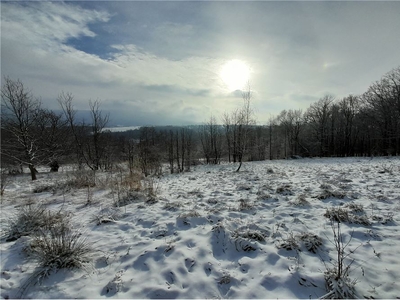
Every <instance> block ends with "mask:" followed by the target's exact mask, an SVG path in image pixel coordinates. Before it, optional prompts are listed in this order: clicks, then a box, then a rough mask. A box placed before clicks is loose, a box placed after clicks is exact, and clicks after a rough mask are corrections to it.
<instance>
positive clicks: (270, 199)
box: [0, 157, 400, 299]
mask: <svg viewBox="0 0 400 300" xmlns="http://www.w3.org/2000/svg"><path fill="white" fill-rule="evenodd" d="M235 169H236V166H235V165H231V164H223V165H218V166H197V167H194V168H193V169H192V171H191V172H187V173H183V174H173V175H170V174H165V175H164V176H162V177H160V178H157V179H154V182H153V187H154V188H155V189H156V191H157V193H156V197H155V198H154V197H153V198H150V199H149V198H148V197H146V196H143V197H138V196H137V195H136V197H135V196H132V199H133V200H132V199H131V202H130V203H128V204H127V205H123V206H121V207H114V204H115V202H116V199H117V197H118V195H117V194H118V189H119V187H118V186H117V187H115V186H112V184H109V183H108V182H111V181H112V179H113V178H114V177H115V179H116V180H118V176H121V174H120V173H118V172H116V173H114V174H106V173H98V174H97V175H96V176H98V179H97V184H96V186H95V187H93V188H89V189H88V188H81V189H76V188H74V189H61V188H60V189H58V188H53V189H52V188H51V187H52V186H56V185H57V184H59V183H60V182H63V181H65V180H67V178H69V177H70V176H71V175H70V173H71V172H72V171H67V170H63V171H62V172H59V173H57V174H55V173H53V174H50V173H40V174H39V175H38V178H39V179H38V180H37V181H35V182H32V181H30V178H29V175H28V174H25V175H24V176H17V177H13V181H12V182H11V183H10V184H9V186H8V187H7V188H6V190H5V193H4V196H3V198H2V204H1V219H2V220H1V221H2V223H1V230H2V235H4V234H6V230H7V222H8V221H9V220H11V219H12V218H13V216H15V215H16V214H17V213H18V209H19V208H20V207H21V206H23V205H24V204H26V203H28V202H31V203H32V202H33V203H42V204H44V205H45V206H46V208H48V209H49V210H51V211H59V210H61V211H62V212H63V213H65V214H68V215H69V216H70V218H71V219H72V221H71V222H72V224H73V226H74V228H75V229H76V230H80V231H82V233H83V235H84V236H85V237H86V238H87V240H88V242H89V243H90V244H91V245H92V246H93V248H94V249H95V250H97V251H96V252H95V253H94V254H93V255H92V262H91V263H89V264H88V265H87V266H86V268H85V269H73V270H59V271H57V272H53V273H51V275H50V276H49V277H47V278H45V279H44V280H42V281H41V282H39V283H36V281H35V279H33V280H32V278H31V275H32V274H33V273H34V272H35V270H36V268H37V262H36V261H35V260H34V259H33V258H32V257H29V255H28V254H29V253H28V252H29V251H27V250H26V249H27V246H28V245H29V242H30V241H31V239H32V237H21V238H19V239H17V240H16V241H11V242H5V241H4V239H3V241H2V242H1V244H0V247H1V285H0V288H1V296H2V297H3V298H15V297H20V296H21V292H22V290H21V289H20V288H21V287H22V286H24V285H25V284H26V283H27V282H29V279H30V280H31V282H32V284H30V285H29V286H28V288H27V289H26V290H24V291H23V294H22V296H23V297H26V298H107V297H113V298H318V297H322V296H323V295H325V294H327V290H326V287H325V279H324V272H325V271H326V269H327V268H333V267H334V265H335V260H336V259H337V251H336V248H335V246H334V244H333V241H334V237H333V229H332V227H331V222H330V221H329V219H328V218H327V217H326V216H324V215H325V214H326V213H327V209H328V210H329V209H332V208H335V209H338V208H341V209H342V212H343V211H344V212H346V213H348V219H349V220H348V221H346V222H341V224H340V228H341V231H342V236H343V245H346V244H347V243H348V242H349V244H348V245H347V247H346V248H345V254H346V255H348V256H347V259H346V264H348V263H350V262H351V261H353V260H354V261H353V263H352V264H351V266H350V273H349V278H350V279H351V280H356V281H357V283H356V285H355V290H356V292H357V295H358V296H359V297H362V298H364V297H365V298H371V299H372V298H400V255H399V251H400V232H399V229H400V159H399V158H395V157H393V158H373V159H371V158H343V159H336V158H332V159H298V160H280V161H263V162H252V163H244V164H243V166H242V169H241V171H240V172H239V173H236V172H234V171H235ZM121 178H122V177H121ZM60 186H62V185H60ZM46 187H50V188H48V189H47V190H46ZM34 190H36V191H38V190H39V191H40V190H44V191H43V192H41V193H34V192H33V191H34ZM88 199H89V200H90V203H89V204H88V203H87V202H88ZM128 200H129V199H128ZM368 223H370V224H369V225H368ZM320 243H321V244H320ZM309 250H311V251H309ZM314 252H315V253H314Z"/></svg>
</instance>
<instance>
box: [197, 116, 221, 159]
mask: <svg viewBox="0 0 400 300" xmlns="http://www.w3.org/2000/svg"><path fill="white" fill-rule="evenodd" d="M199 134H200V142H201V146H202V149H203V153H204V156H205V158H206V163H207V164H209V163H213V164H219V163H220V161H221V155H222V133H221V130H220V128H219V127H218V125H217V122H216V119H215V117H213V116H211V117H210V120H209V121H208V122H207V123H206V124H205V125H202V126H200V128H199Z"/></svg>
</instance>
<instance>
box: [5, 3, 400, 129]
mask: <svg viewBox="0 0 400 300" xmlns="http://www.w3.org/2000/svg"><path fill="white" fill-rule="evenodd" d="M101 3H102V2H96V5H97V7H102V5H101ZM113 5H118V6H119V9H122V8H124V5H125V4H124V3H123V2H116V3H115V4H113V3H108V5H107V7H108V9H109V10H110V11H109V12H107V11H105V10H99V9H98V10H94V9H84V8H82V7H80V6H79V2H77V3H74V4H73V3H72V2H66V3H63V2H23V3H22V2H2V7H1V9H2V11H1V19H2V24H1V26H2V28H1V42H2V43H1V50H2V61H1V69H2V75H9V76H10V77H12V78H20V79H21V80H22V81H23V82H24V83H26V85H27V86H28V87H30V88H32V90H33V92H34V93H35V94H36V95H38V96H41V97H42V98H43V102H44V103H45V104H46V105H48V106H49V107H50V108H56V107H57V103H56V101H55V99H56V97H57V95H58V94H59V93H60V92H61V91H62V90H64V91H69V92H72V93H73V94H74V95H75V96H76V100H77V107H78V108H79V109H83V108H86V107H87V100H88V99H89V98H92V99H96V98H99V99H102V100H103V106H104V108H107V109H110V110H114V111H115V114H116V116H115V118H116V119H118V118H119V116H124V115H126V119H129V118H130V117H129V116H130V115H131V116H132V117H131V118H130V119H133V120H135V118H136V119H138V120H143V121H140V122H145V121H146V117H147V118H148V123H147V124H151V123H154V124H155V123H157V122H162V120H163V118H164V119H165V120H166V122H167V121H168V122H170V123H173V122H174V120H175V122H176V123H180V122H186V123H188V122H201V121H204V120H206V119H207V118H208V117H209V115H210V114H211V113H213V114H214V115H216V116H219V115H220V114H222V112H224V111H229V110H231V109H232V108H234V107H235V106H237V105H238V104H240V100H241V99H240V95H236V97H233V96H232V95H229V94H228V93H229V91H228V90H227V89H226V87H225V85H224V83H223V81H222V79H221V78H220V70H221V68H222V66H223V65H224V64H225V63H226V61H227V60H229V59H239V60H243V61H245V62H246V63H247V64H248V65H249V66H250V68H251V70H252V72H251V85H252V88H253V89H254V90H255V93H254V96H255V97H254V105H255V110H256V111H257V112H259V115H258V117H259V119H260V122H261V123H262V122H263V120H267V119H268V117H269V115H267V113H268V114H269V113H279V111H280V110H281V109H288V108H294V109H298V108H307V107H308V105H309V104H310V103H311V102H313V101H315V99H318V97H321V96H323V95H324V94H325V93H332V94H335V95H337V96H338V97H340V96H345V95H347V94H349V93H361V92H363V91H365V90H366V89H367V87H368V85H369V84H370V83H371V82H372V81H374V80H378V79H379V77H380V76H382V75H383V74H384V73H385V72H387V71H389V70H390V69H391V68H393V67H396V64H398V61H399V58H400V57H399V56H398V49H399V47H400V42H399V41H400V36H399V33H398V32H397V31H396V30H395V29H396V28H398V27H399V26H400V21H399V19H398V18H397V19H396V18H394V16H395V15H396V13H395V11H396V10H395V9H394V8H396V7H399V6H398V5H396V4H395V3H394V4H387V3H383V4H381V5H382V6H377V5H375V4H373V3H372V4H370V3H358V4H354V3H303V2H300V3H297V2H296V3H283V4H282V3H275V2H254V3H253V2H252V3H236V2H232V3H224V2H215V3H214V2H207V3H196V5H195V6H194V8H196V9H198V10H196V11H191V6H190V3H185V4H184V6H185V11H186V12H188V13H191V14H193V16H196V22H193V23H192V22H191V18H190V17H187V18H186V19H182V18H180V20H179V22H178V21H173V20H175V19H176V18H175V16H176V15H174V13H175V14H176V13H179V11H175V10H172V9H170V10H168V12H169V13H170V14H171V15H165V11H164V10H163V7H164V5H167V6H168V5H169V4H168V3H165V4H164V3H162V2H160V4H159V5H158V4H157V5H156V6H155V5H154V3H153V4H152V5H151V7H152V9H153V10H152V11H151V15H152V19H149V20H148V22H137V23H135V22H133V23H132V25H129V24H130V22H129V20H128V19H127V20H125V19H124V20H120V21H121V22H119V23H113V22H114V21H115V19H117V18H121V17H122V16H121V14H119V15H118V14H114V11H112V10H111V9H112V7H113ZM146 5H147V4H146V3H140V6H141V7H142V9H145V8H146V7H147V6H146ZM87 6H90V5H87ZM391 6H393V7H391ZM104 7H106V5H105V6H104ZM129 7H131V8H134V7H135V3H133V2H130V3H129ZM179 7H181V5H176V8H179ZM381 7H382V8H381ZM200 8H201V9H200ZM120 11H121V10H120ZM371 12H373V13H374V18H373V19H371V17H370V13H371ZM132 13H134V9H132ZM128 15H129V14H128V12H127V13H126V14H125V15H124V17H125V18H127V16H128ZM157 15H159V16H162V18H161V19H162V20H160V21H158V19H157ZM188 15H189V14H188ZM136 17H137V16H136V15H133V16H132V17H131V18H132V20H134V19H135V18H136ZM135 20H136V19H135ZM143 20H145V19H143ZM201 21H203V22H204V24H202V23H201ZM99 24H104V25H107V26H108V27H110V28H111V27H112V28H113V30H112V33H113V36H115V37H117V38H116V39H114V40H113V42H112V44H114V46H113V49H114V50H115V52H113V53H110V54H109V55H108V57H109V59H103V58H101V57H99V56H97V55H95V54H90V53H86V52H83V51H79V50H77V49H75V48H74V47H72V46H71V45H70V44H69V43H68V41H69V40H70V39H76V40H78V41H80V40H82V39H83V40H85V39H86V40H88V39H103V36H101V35H99V34H101V32H100V31H98V30H97V29H98V27H96V26H97V25H99ZM120 24H125V25H126V27H125V28H123V30H122V31H118V26H119V25H120ZM140 24H141V25H140ZM92 25H93V26H92ZM94 25H96V26H94ZM129 26H134V27H132V28H134V29H135V30H132V35H130V36H129V37H128V38H125V35H124V36H121V37H120V36H118V34H119V33H121V32H123V33H124V34H126V33H128V32H129V30H130V27H129ZM140 26H142V27H140ZM103 29H104V28H103ZM104 31H106V29H104ZM102 42H104V44H105V45H107V47H108V46H111V44H110V43H108V41H106V40H104V41H103V40H102ZM139 45H140V46H139ZM167 116H168V117H167ZM112 117H113V116H112ZM133 123H134V121H133ZM127 125H130V124H127Z"/></svg>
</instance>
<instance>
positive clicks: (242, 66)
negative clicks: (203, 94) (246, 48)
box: [221, 59, 250, 91]
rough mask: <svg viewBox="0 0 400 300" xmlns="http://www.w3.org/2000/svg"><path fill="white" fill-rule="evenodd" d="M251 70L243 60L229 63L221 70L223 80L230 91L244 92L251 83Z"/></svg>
mask: <svg viewBox="0 0 400 300" xmlns="http://www.w3.org/2000/svg"><path fill="white" fill-rule="evenodd" d="M249 76H250V69H249V67H248V66H247V65H246V63H244V62H243V61H241V60H238V59H234V60H230V61H228V62H227V63H226V64H225V65H224V66H223V67H222V70H221V78H222V80H223V81H224V83H225V84H226V86H227V88H228V89H229V90H230V91H236V90H242V89H243V88H245V85H246V83H247V82H248V81H249Z"/></svg>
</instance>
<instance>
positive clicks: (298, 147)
mask: <svg viewBox="0 0 400 300" xmlns="http://www.w3.org/2000/svg"><path fill="white" fill-rule="evenodd" d="M242 98H243V102H242V105H241V106H240V107H238V108H237V109H235V110H234V111H232V112H230V113H225V114H223V115H222V116H221V117H220V118H217V117H216V116H211V117H210V118H209V120H208V121H206V122H205V123H204V124H203V125H198V126H186V127H176V126H175V127H172V126H168V127H141V128H140V129H138V130H135V131H128V132H125V133H112V132H110V131H108V130H107V128H106V126H107V124H108V121H109V115H108V114H106V113H104V112H103V111H102V110H101V102H100V101H99V100H95V101H91V100H90V101H89V102H88V109H89V111H90V119H89V120H86V121H85V120H78V118H77V111H76V110H75V109H74V105H73V99H74V97H73V95H72V94H70V93H61V94H60V95H59V96H58V99H57V101H58V103H59V106H60V111H59V112H55V111H51V110H48V109H46V108H44V107H43V106H42V104H41V102H40V100H39V99H38V98H36V97H35V96H34V95H33V94H32V93H31V92H30V90H28V89H27V88H26V87H25V86H24V84H23V83H22V82H21V81H19V80H12V79H10V78H8V77H5V78H4V81H3V86H2V89H1V99H2V104H1V106H2V110H1V164H2V169H5V168H8V169H10V170H11V169H12V170H14V171H16V170H18V169H21V168H22V167H23V166H25V167H27V168H28V169H29V170H30V174H31V178H32V180H35V179H36V173H37V171H36V167H37V166H38V165H48V166H49V167H50V169H51V171H57V170H58V168H59V165H60V163H76V164H77V165H78V166H79V168H88V169H91V170H93V171H96V170H110V169H112V168H113V167H114V166H115V165H116V164H118V163H122V162H127V165H128V167H129V170H130V172H134V171H135V170H138V169H139V170H140V171H141V172H142V173H143V174H144V175H145V176H149V175H152V174H160V173H161V172H162V166H163V165H166V166H168V169H169V171H170V172H171V173H174V172H184V171H189V170H190V169H191V166H193V165H194V164H199V163H204V164H219V163H221V161H227V162H232V163H237V169H236V171H239V170H240V168H241V166H242V162H243V161H254V160H266V159H282V158H297V157H315V156H319V157H345V156H373V155H375V156H381V155H399V154H400V67H397V68H395V69H393V70H391V71H390V72H388V73H387V74H385V75H384V76H383V77H382V78H381V79H380V80H378V81H376V82H374V83H373V84H371V85H370V87H369V88H368V90H367V91H366V92H365V93H363V94H361V95H349V96H347V97H344V98H341V99H335V98H334V97H333V96H332V95H325V96H324V97H322V98H321V99H319V100H318V101H316V102H315V103H312V104H311V105H310V106H309V107H308V108H307V109H306V110H305V111H303V110H292V109H290V110H283V111H282V112H281V113H280V114H279V115H277V116H276V117H270V119H269V122H268V124H265V125H257V121H256V118H255V116H254V111H253V109H252V106H251V100H252V91H251V88H250V86H249V87H248V89H247V90H246V91H244V92H243V93H242Z"/></svg>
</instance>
